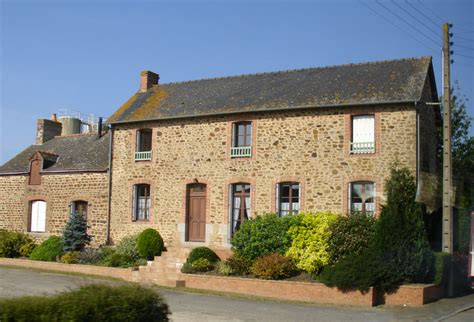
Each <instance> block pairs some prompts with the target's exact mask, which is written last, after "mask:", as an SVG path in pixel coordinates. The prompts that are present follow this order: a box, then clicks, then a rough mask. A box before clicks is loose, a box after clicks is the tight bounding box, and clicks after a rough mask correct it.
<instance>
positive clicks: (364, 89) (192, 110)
mask: <svg viewBox="0 0 474 322" xmlns="http://www.w3.org/2000/svg"><path fill="white" fill-rule="evenodd" d="M432 68H433V67H432V65H431V57H420V58H409V59H401V60H390V61H380V62H371V63H362V64H350V65H339V66H332V67H321V68H308V69H300V70H290V71H281V72H271V73H262V74H252V75H242V76H231V77H223V78H211V79H203V80H196V81H189V82H179V83H165V84H159V85H157V86H154V87H153V88H152V89H151V90H149V91H148V92H145V93H140V92H139V93H136V94H135V95H133V96H132V97H131V98H130V99H129V100H128V101H127V102H126V103H125V104H124V105H123V106H122V107H120V108H119V109H118V110H117V111H116V112H115V113H114V114H113V115H112V116H111V117H109V118H108V123H112V124H114V123H122V122H136V121H144V120H156V119H169V118H179V117H198V116H206V115H218V114H229V113H244V112H255V111H267V110H281V109H296V108H305V107H329V106H342V105H344V106H349V105H364V104H387V103H400V102H416V101H420V100H421V95H422V90H423V85H424V84H425V81H426V80H427V77H428V76H430V77H431V78H432V79H431V80H430V81H431V82H434V78H433V76H432V75H433V72H432ZM432 84H433V83H432ZM434 88H435V87H434ZM435 96H436V97H437V95H436V94H435ZM436 99H437V98H436Z"/></svg>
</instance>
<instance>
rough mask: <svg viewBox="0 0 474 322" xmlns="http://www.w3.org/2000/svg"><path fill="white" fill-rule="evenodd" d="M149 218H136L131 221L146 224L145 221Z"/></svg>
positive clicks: (147, 221)
mask: <svg viewBox="0 0 474 322" xmlns="http://www.w3.org/2000/svg"><path fill="white" fill-rule="evenodd" d="M149 222H150V220H149V219H137V220H132V223H136V224H146V223H149Z"/></svg>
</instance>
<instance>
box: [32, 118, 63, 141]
mask: <svg viewBox="0 0 474 322" xmlns="http://www.w3.org/2000/svg"><path fill="white" fill-rule="evenodd" d="M52 118H53V117H52ZM53 119H54V118H53ZM62 128H63V125H62V124H61V123H60V122H57V121H53V120H47V119H39V120H38V122H36V144H43V143H45V142H47V141H49V140H51V139H53V138H54V137H55V136H57V135H61V131H62Z"/></svg>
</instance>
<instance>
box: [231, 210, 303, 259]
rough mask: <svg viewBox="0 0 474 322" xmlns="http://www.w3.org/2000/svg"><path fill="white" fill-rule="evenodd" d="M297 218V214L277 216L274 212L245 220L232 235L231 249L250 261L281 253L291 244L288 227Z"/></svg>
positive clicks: (294, 222) (293, 223) (295, 221)
mask: <svg viewBox="0 0 474 322" xmlns="http://www.w3.org/2000/svg"><path fill="white" fill-rule="evenodd" d="M297 220H298V216H294V215H289V216H285V217H278V216H277V215H276V214H263V215H260V216H256V217H255V218H251V219H249V220H246V221H244V222H243V223H242V225H241V226H240V228H239V230H238V231H237V232H236V233H235V234H234V236H233V237H232V240H231V244H232V249H233V250H234V252H235V253H238V254H239V255H240V256H242V257H245V258H247V259H249V260H251V261H253V260H255V259H256V258H258V257H261V256H265V255H269V254H273V253H279V254H282V255H283V254H285V253H286V251H287V250H288V248H289V247H290V245H291V238H290V236H289V234H288V229H289V228H290V227H291V226H293V225H295V224H296V223H297Z"/></svg>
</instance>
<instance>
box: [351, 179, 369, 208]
mask: <svg viewBox="0 0 474 322" xmlns="http://www.w3.org/2000/svg"><path fill="white" fill-rule="evenodd" d="M349 205H350V206H349V212H350V213H354V212H362V213H365V214H368V215H372V216H373V215H374V213H375V184H374V183H373V182H370V181H364V182H351V183H350V187H349Z"/></svg>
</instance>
